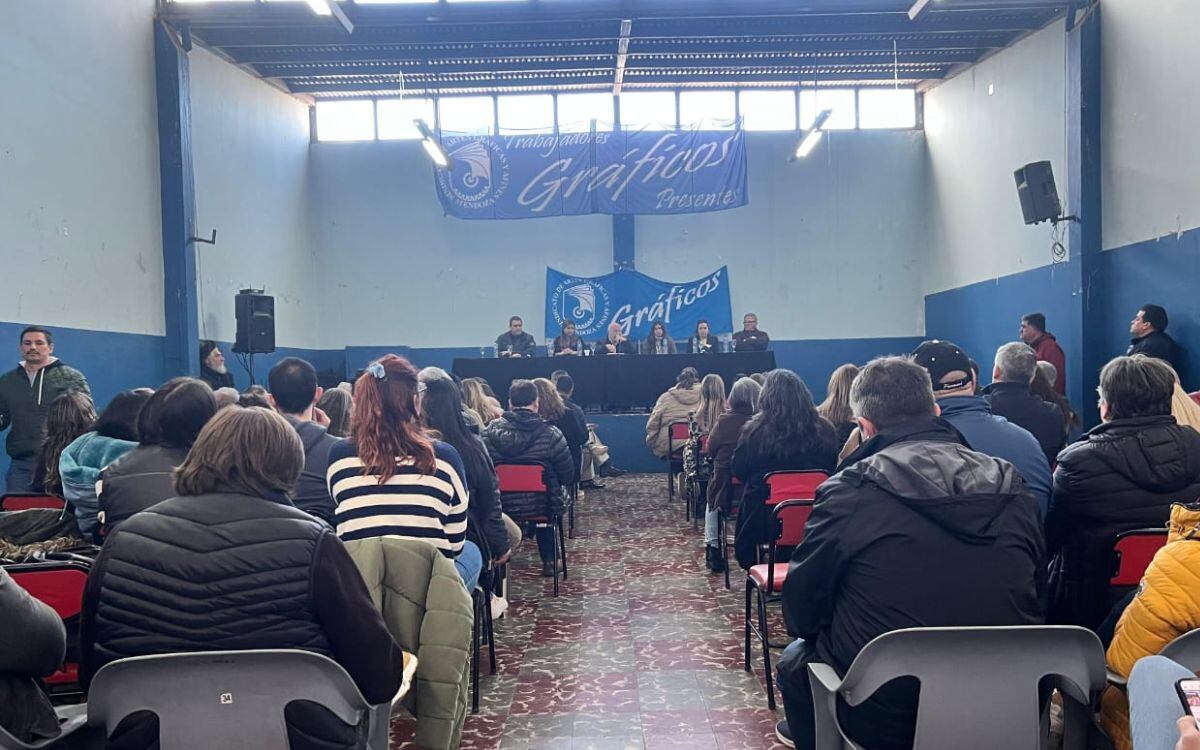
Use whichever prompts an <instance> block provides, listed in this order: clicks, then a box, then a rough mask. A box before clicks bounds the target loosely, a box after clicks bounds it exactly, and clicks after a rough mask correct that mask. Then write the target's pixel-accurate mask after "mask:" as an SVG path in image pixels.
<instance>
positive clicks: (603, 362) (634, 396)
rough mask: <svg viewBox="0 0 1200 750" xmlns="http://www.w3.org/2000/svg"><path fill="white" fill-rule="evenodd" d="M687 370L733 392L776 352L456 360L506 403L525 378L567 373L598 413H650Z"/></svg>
mask: <svg viewBox="0 0 1200 750" xmlns="http://www.w3.org/2000/svg"><path fill="white" fill-rule="evenodd" d="M685 367H695V368H696V370H697V372H699V373H700V377H704V376H705V375H707V374H709V373H714V372H715V373H716V374H718V375H720V376H721V377H722V378H723V379H724V380H725V387H726V389H728V388H729V387H730V386H732V385H733V378H734V376H735V375H738V374H739V373H740V374H745V375H750V374H752V373H756V372H768V371H770V370H773V369H775V353H774V352H769V351H767V352H729V353H725V354H628V355H614V356H600V357H529V358H525V357H521V358H517V359H456V360H454V374H455V375H458V376H459V377H460V378H483V379H484V380H486V381H487V382H488V385H490V386H491V387H492V390H493V391H495V392H496V395H497V396H498V397H499V398H500V400H501V401H502V402H503V401H505V400H506V398H507V395H508V387H509V385H511V384H512V381H514V380H520V379H522V378H526V379H532V378H548V377H550V373H552V372H554V371H555V370H566V371H567V372H568V373H570V375H571V378H572V379H573V380H574V381H575V396H574V401H575V403H577V404H579V405H580V406H583V407H594V408H598V409H650V408H652V407H653V406H654V402H655V401H657V400H658V397H659V396H660V395H662V393H663V391H665V390H667V389H668V388H670V387H671V386H673V385H675V378H676V376H678V375H679V371H680V370H682V369H683V368H685Z"/></svg>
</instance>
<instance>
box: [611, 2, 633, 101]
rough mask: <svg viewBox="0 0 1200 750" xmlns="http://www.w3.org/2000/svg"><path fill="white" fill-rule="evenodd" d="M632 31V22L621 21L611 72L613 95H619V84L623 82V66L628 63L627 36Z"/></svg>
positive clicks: (627, 20)
mask: <svg viewBox="0 0 1200 750" xmlns="http://www.w3.org/2000/svg"><path fill="white" fill-rule="evenodd" d="M632 31H633V21H632V20H630V19H628V18H627V19H625V20H623V21H621V36H620V38H619V39H618V40H617V65H616V69H615V70H614V71H613V94H620V93H621V84H622V83H623V82H624V81H625V66H626V64H628V62H629V35H630V33H631V32H632Z"/></svg>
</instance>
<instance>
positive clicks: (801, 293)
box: [637, 131, 926, 339]
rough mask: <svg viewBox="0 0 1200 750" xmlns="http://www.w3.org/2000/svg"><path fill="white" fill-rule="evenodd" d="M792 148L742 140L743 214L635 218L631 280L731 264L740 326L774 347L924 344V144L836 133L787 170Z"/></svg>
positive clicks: (902, 136)
mask: <svg viewBox="0 0 1200 750" xmlns="http://www.w3.org/2000/svg"><path fill="white" fill-rule="evenodd" d="M795 147H796V136H795V135H793V134H790V133H788V134H782V133H748V134H747V149H748V155H749V163H748V165H747V169H748V170H749V174H748V180H749V195H750V202H749V204H748V205H747V206H744V207H742V208H737V209H733V210H730V211H719V212H714V213H705V214H685V215H678V216H639V217H637V246H638V257H637V266H638V270H640V271H644V272H645V273H648V274H650V275H651V276H654V277H656V278H663V279H668V280H678V281H688V280H691V279H693V278H698V277H699V276H701V275H703V274H704V273H705V272H707V271H709V270H711V269H713V268H716V267H718V266H721V265H728V266H729V272H730V283H731V286H732V304H733V317H734V324H735V327H737V324H738V321H739V320H740V318H741V316H742V314H743V313H745V312H746V311H753V312H755V313H756V314H757V315H758V318H759V322H760V325H761V326H762V327H763V329H764V330H766V331H768V332H769V333H770V334H771V336H772V337H773V338H776V339H824V338H882V337H890V336H913V335H917V334H920V333H921V331H922V326H923V323H922V317H923V293H922V289H921V279H920V264H919V262H918V255H919V253H921V252H922V251H923V248H924V245H925V243H926V203H925V191H924V183H925V139H924V137H923V135H922V134H921V133H920V132H919V131H899V132H896V131H863V132H854V133H836V132H835V133H831V134H830V135H829V136H828V137H827V138H826V139H825V140H824V141H823V142H822V143H821V145H820V146H819V147H818V148H817V150H816V151H814V152H813V153H812V154H811V155H810V156H809V157H808V158H807V159H804V160H801V161H797V162H789V161H788V157H789V156H790V155H791V153H792V151H793V149H795ZM834 321H836V323H835V322H834Z"/></svg>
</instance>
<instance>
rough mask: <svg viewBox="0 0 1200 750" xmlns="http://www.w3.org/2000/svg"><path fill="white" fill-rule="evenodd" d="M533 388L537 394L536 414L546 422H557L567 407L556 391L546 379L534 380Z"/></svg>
mask: <svg viewBox="0 0 1200 750" xmlns="http://www.w3.org/2000/svg"><path fill="white" fill-rule="evenodd" d="M533 387H534V388H537V392H538V414H539V415H541V417H542V419H544V420H546V421H547V422H557V421H558V420H560V419H562V416H563V414H566V413H567V405H566V404H564V403H563V400H562V396H560V395H558V389H557V388H555V387H554V383H551V382H550V381H549V379H547V378H534V380H533Z"/></svg>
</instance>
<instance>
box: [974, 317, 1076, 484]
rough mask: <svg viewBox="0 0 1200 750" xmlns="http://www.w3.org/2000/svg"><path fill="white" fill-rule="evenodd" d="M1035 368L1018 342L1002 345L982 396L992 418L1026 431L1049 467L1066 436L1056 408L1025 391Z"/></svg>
mask: <svg viewBox="0 0 1200 750" xmlns="http://www.w3.org/2000/svg"><path fill="white" fill-rule="evenodd" d="M1037 366H1038V361H1037V355H1035V354H1034V353H1033V350H1032V349H1030V348H1029V347H1028V346H1026V345H1025V344H1023V343H1021V342H1020V341H1014V342H1012V343H1011V344H1005V345H1004V346H1002V347H1000V348H999V349H997V350H996V361H995V365H994V367H993V369H992V384H991V385H989V386H988V387H987V388H985V389H984V391H983V394H984V396H985V397H986V398H987V400H988V404H990V405H991V408H992V414H995V415H996V416H999V417H1004V418H1005V419H1007V420H1008V421H1009V422H1012V423H1013V424H1015V425H1019V426H1021V427H1023V428H1025V429H1026V430H1028V431H1029V434H1031V435H1033V437H1034V438H1035V439H1036V440H1037V442H1038V445H1039V446H1041V449H1042V453H1044V454H1045V456H1046V465H1047V466H1053V465H1054V463H1055V461H1057V459H1058V452H1059V451H1060V450H1062V449H1063V446H1064V445H1066V442H1067V432H1066V428H1065V425H1064V424H1063V418H1062V411H1060V410H1059V408H1058V405H1057V404H1051V403H1047V402H1046V401H1043V400H1042V399H1041V397H1039V396H1037V395H1035V394H1034V393H1033V392H1032V391H1031V390H1029V384H1030V383H1031V382H1033V376H1034V373H1035V372H1036V370H1037ZM1026 480H1028V477H1026Z"/></svg>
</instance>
